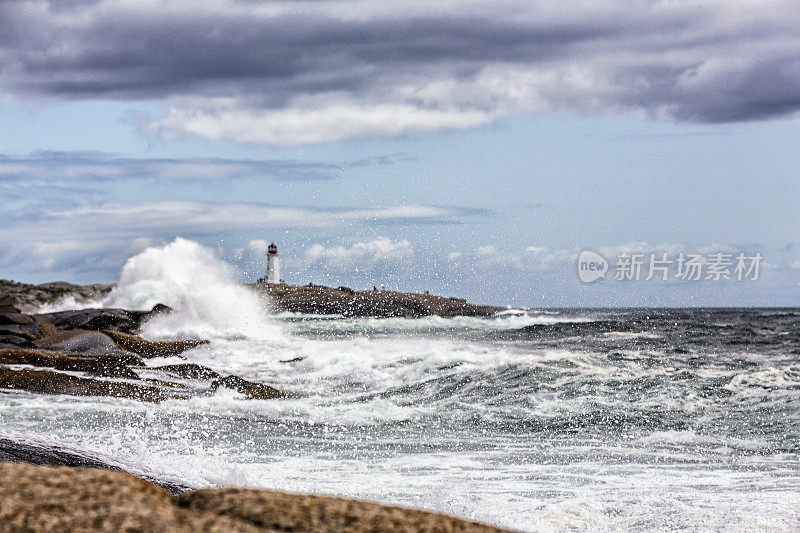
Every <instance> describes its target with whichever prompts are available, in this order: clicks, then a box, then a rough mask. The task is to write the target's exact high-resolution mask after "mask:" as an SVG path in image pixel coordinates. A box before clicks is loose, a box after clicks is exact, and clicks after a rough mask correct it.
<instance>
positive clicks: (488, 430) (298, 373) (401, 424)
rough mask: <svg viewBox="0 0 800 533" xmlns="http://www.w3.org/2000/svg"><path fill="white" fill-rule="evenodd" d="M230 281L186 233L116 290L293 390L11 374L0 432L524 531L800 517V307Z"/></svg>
mask: <svg viewBox="0 0 800 533" xmlns="http://www.w3.org/2000/svg"><path fill="white" fill-rule="evenodd" d="M232 279H233V277H232V275H231V272H230V269H229V268H228V267H227V266H226V265H225V264H224V263H223V262H221V261H219V260H218V258H216V257H215V255H214V253H213V252H212V251H211V250H208V249H205V248H203V247H201V246H199V245H197V244H196V243H192V242H191V241H186V240H183V239H178V240H176V241H175V242H173V243H171V244H169V245H166V246H162V247H157V248H152V249H149V250H147V251H145V252H143V253H142V254H140V255H138V256H136V257H134V258H131V259H130V260H129V261H128V263H127V264H126V266H125V269H124V271H123V274H122V277H121V279H120V283H119V285H118V286H117V288H116V289H115V290H114V291H113V292H112V294H111V295H110V296H109V298H108V299H107V300H106V301H105V302H103V303H104V305H107V306H113V307H125V308H140V309H147V308H150V307H152V305H154V304H155V303H159V302H161V303H164V304H167V305H169V306H171V307H174V308H175V309H176V312H175V313H173V314H172V315H165V316H161V317H158V318H156V319H154V320H151V321H150V322H148V323H147V324H146V325H145V328H144V332H145V335H146V336H149V337H151V338H168V337H175V336H176V335H181V336H201V337H205V338H210V339H211V340H212V343H211V344H209V345H204V346H199V347H197V348H195V349H193V350H190V351H188V352H185V353H184V354H183V355H184V356H185V358H186V359H187V360H189V361H191V362H196V363H200V364H204V365H207V366H210V367H211V368H214V369H215V370H217V371H219V372H223V373H235V374H237V375H241V376H243V377H245V378H247V379H253V380H257V381H261V382H264V383H269V384H271V385H274V386H276V387H278V388H280V389H282V390H284V391H286V392H287V393H288V395H289V396H288V397H287V398H285V399H280V400H270V401H250V400H246V399H244V398H243V397H242V396H241V395H239V394H237V393H235V392H233V391H230V390H227V389H220V390H219V391H218V392H217V393H216V394H214V395H213V396H209V397H198V398H192V399H190V400H187V401H179V400H170V401H166V402H162V403H161V404H158V405H149V404H141V403H138V402H135V401H131V400H124V399H114V398H71V397H49V396H36V395H28V394H24V393H18V392H15V393H9V394H0V427H2V428H3V432H4V433H6V434H7V435H10V436H14V437H19V438H37V439H45V440H47V439H52V441H53V442H54V443H56V442H57V443H61V444H63V443H65V442H66V443H68V444H70V445H72V446H74V447H75V448H76V449H82V450H86V451H88V452H92V453H94V454H99V455H101V456H102V457H104V458H107V460H109V461H110V462H112V463H113V464H117V465H119V466H120V467H122V468H125V469H128V470H131V471H133V472H138V473H142V474H148V475H153V476H156V477H158V478H160V479H164V480H165V481H171V482H178V483H180V482H182V483H187V484H190V485H193V486H206V485H224V484H234V485H245V486H252V487H268V488H275V489H281V490H289V491H300V492H320V493H329V494H337V495H342V496H350V497H359V498H367V499H371V500H378V501H382V502H387V503H394V504H400V505H407V506H415V507H421V508H426V509H432V510H438V511H444V512H448V513H452V514H456V515H459V516H464V517H467V518H470V519H475V520H482V521H487V522H491V523H495V524H498V525H503V526H507V527H513V528H519V529H522V530H530V531H534V530H535V531H564V530H570V531H594V530H603V531H655V530H675V529H685V530H708V531H716V530H744V531H747V530H754V529H757V530H764V531H780V530H786V529H791V528H797V527H800V522H798V518H797V517H798V515H800V496H798V492H797V490H796V487H797V486H798V484H800V473H798V472H800V459H798V447H799V446H800V445H799V444H798V439H799V438H800V434H798V425H797V419H798V413H800V368H798V366H797V363H796V355H793V353H794V354H796V351H795V352H792V349H795V350H796V340H794V338H789V337H790V336H791V335H789V334H787V335H780V336H778V335H772V334H771V333H770V332H771V331H782V332H795V331H797V330H798V322H800V318H799V317H798V316H797V314H792V313H766V312H764V311H758V312H757V313H756V314H754V315H752V316H751V315H749V314H747V312H739V311H736V312H730V313H727V314H724V316H720V317H717V316H713V317H712V318H709V317H708V316H706V315H707V314H708V312H706V311H696V312H695V311H686V312H683V311H680V312H677V313H679V315H677V316H673V315H670V314H669V313H670V312H668V311H653V312H650V311H648V312H646V313H645V312H642V311H607V312H599V311H587V312H577V311H571V312H566V311H564V312H562V311H540V312H518V311H514V312H509V313H505V314H504V315H505V316H501V317H497V318H467V317H457V318H452V319H445V318H439V317H429V318H423V319H405V318H392V319H372V318H352V319H351V318H348V319H345V318H341V317H338V318H335V317H314V316H308V315H296V314H291V313H281V314H279V315H271V314H269V312H268V309H267V307H266V306H265V303H264V301H263V300H260V299H259V298H258V297H256V296H255V295H253V294H252V293H250V292H248V291H247V290H245V289H244V288H242V287H241V286H239V285H237V284H235V283H234V282H233V281H232ZM753 316H755V317H756V318H753ZM757 320H769V321H786V322H780V323H778V324H777V325H776V324H773V323H772V322H770V323H769V326H770V327H766V328H764V327H758V328H756V327H752V322H753V321H757ZM723 323H724V324H725V327H724V328H723V330H718V329H709V328H715V327H718V326H714V324H723ZM748 328H749V329H748ZM740 330H741V331H745V333H746V334H745V335H744V336H742V335H739V334H738V333H737V332H738V331H740ZM751 331H755V332H756V333H752V332H751ZM609 332H610V333H612V334H606V333H609ZM752 335H760V337H759V338H758V342H751V340H750V339H751V338H752ZM792 343H795V344H792ZM282 361H291V362H282ZM177 362H185V360H184V359H180V358H177V357H171V358H161V359H155V360H150V361H149V362H148V364H151V365H160V364H164V363H177Z"/></svg>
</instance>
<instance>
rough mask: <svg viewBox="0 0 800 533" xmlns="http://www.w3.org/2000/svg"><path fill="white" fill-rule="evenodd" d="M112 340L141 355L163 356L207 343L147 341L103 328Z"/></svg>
mask: <svg viewBox="0 0 800 533" xmlns="http://www.w3.org/2000/svg"><path fill="white" fill-rule="evenodd" d="M103 333H104V334H106V335H108V337H109V338H111V339H112V340H113V342H114V343H115V344H116V346H117V347H119V348H121V349H123V350H126V351H128V352H133V353H135V354H138V355H141V356H142V357H148V358H150V357H165V356H169V355H179V354H181V353H183V352H185V351H186V350H189V349H191V348H195V347H197V346H200V345H202V344H208V342H209V341H207V340H191V341H149V340H147V339H143V338H141V337H139V336H137V335H132V334H130V333H122V332H119V331H114V330H110V329H106V330H103Z"/></svg>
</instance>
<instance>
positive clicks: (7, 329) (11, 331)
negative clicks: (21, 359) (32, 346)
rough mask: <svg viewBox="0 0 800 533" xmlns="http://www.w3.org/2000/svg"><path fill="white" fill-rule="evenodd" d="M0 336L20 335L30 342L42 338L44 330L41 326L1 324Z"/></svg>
mask: <svg viewBox="0 0 800 533" xmlns="http://www.w3.org/2000/svg"><path fill="white" fill-rule="evenodd" d="M0 335H18V336H20V337H25V338H26V339H28V340H29V341H33V340H36V339H40V338H42V328H41V326H39V324H37V323H35V322H33V323H31V324H1V325H0Z"/></svg>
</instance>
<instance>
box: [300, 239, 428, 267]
mask: <svg viewBox="0 0 800 533" xmlns="http://www.w3.org/2000/svg"><path fill="white" fill-rule="evenodd" d="M413 255H414V250H413V248H412V247H411V243H409V242H408V241H407V240H403V241H399V242H397V241H392V240H391V239H388V238H386V237H379V238H376V239H373V240H369V241H360V242H355V243H353V244H351V245H350V246H341V245H340V246H333V247H325V246H324V245H322V244H314V245H312V246H311V247H309V248H308V249H307V250H306V251H305V252H304V254H303V258H304V260H305V261H306V262H307V263H309V264H310V265H311V266H323V267H324V268H325V269H326V270H333V271H338V272H347V271H358V270H359V269H364V268H374V267H375V266H378V265H381V266H385V267H389V266H397V265H398V264H399V263H401V262H403V261H407V260H409V259H410V258H411V256H413Z"/></svg>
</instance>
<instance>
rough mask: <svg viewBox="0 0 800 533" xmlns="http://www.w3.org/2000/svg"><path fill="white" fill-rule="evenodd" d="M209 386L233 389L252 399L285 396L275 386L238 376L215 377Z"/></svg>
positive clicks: (269, 398)
mask: <svg viewBox="0 0 800 533" xmlns="http://www.w3.org/2000/svg"><path fill="white" fill-rule="evenodd" d="M211 387H212V388H213V389H217V388H219V387H225V388H228V389H233V390H235V391H237V392H238V393H240V394H244V395H245V396H247V397H248V398H252V399H254V400H271V399H273V398H283V397H284V396H285V395H284V394H283V393H282V392H281V391H279V390H278V389H276V388H273V387H270V386H269V385H262V384H261V383H256V382H254V381H247V380H246V379H242V378H240V377H239V376H226V377H224V378H220V379H215V380H214V381H212V382H211Z"/></svg>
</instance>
